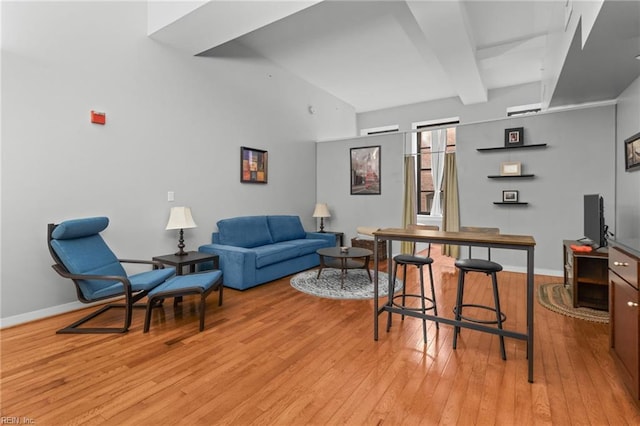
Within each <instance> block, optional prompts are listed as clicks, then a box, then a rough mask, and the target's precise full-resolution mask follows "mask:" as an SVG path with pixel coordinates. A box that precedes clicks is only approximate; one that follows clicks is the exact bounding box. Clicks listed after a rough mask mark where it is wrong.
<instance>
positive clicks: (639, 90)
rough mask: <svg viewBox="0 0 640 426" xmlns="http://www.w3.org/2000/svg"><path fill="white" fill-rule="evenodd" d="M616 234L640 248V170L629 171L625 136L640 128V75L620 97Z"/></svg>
mask: <svg viewBox="0 0 640 426" xmlns="http://www.w3.org/2000/svg"><path fill="white" fill-rule="evenodd" d="M616 124H617V137H616V207H617V208H616V221H615V234H616V238H617V239H619V240H620V241H621V242H624V243H627V244H629V245H631V244H632V245H633V247H632V248H635V249H636V250H639V251H640V170H637V169H636V170H635V171H632V172H627V171H625V168H624V167H625V161H624V140H625V139H627V138H629V137H631V136H633V135H635V134H636V133H638V132H640V78H637V79H636V80H635V81H634V82H633V83H632V84H631V85H630V86H629V87H628V88H627V89H626V90H625V91H624V92H623V93H622V94H621V95H620V97H619V98H618V115H617V123H616Z"/></svg>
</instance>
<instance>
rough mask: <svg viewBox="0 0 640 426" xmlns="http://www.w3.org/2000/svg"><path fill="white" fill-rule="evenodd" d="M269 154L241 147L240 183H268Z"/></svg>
mask: <svg viewBox="0 0 640 426" xmlns="http://www.w3.org/2000/svg"><path fill="white" fill-rule="evenodd" d="M268 158H269V157H268V153H267V151H264V150H262V149H255V148H247V147H246V146H241V147H240V182H242V183H267V170H268V167H267V163H268Z"/></svg>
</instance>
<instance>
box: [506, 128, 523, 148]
mask: <svg viewBox="0 0 640 426" xmlns="http://www.w3.org/2000/svg"><path fill="white" fill-rule="evenodd" d="M522 145H524V127H514V128H513V129H505V130H504V146H522Z"/></svg>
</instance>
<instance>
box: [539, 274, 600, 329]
mask: <svg viewBox="0 0 640 426" xmlns="http://www.w3.org/2000/svg"><path fill="white" fill-rule="evenodd" d="M538 302H540V304H541V305H542V306H544V307H545V308H547V309H549V310H551V311H553V312H557V313H559V314H562V315H566V316H568V317H572V318H579V319H582V320H586V321H592V322H599V323H604V324H606V323H608V322H609V313H608V312H606V311H599V310H597V309H591V308H574V307H573V295H572V294H571V289H569V288H566V287H565V286H564V284H542V285H540V287H539V288H538Z"/></svg>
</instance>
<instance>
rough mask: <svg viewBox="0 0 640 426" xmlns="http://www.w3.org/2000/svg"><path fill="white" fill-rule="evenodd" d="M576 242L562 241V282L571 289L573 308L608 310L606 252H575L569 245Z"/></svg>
mask: <svg viewBox="0 0 640 426" xmlns="http://www.w3.org/2000/svg"><path fill="white" fill-rule="evenodd" d="M574 244H575V245H580V243H578V242H577V241H571V240H564V241H563V247H564V282H565V285H567V286H570V287H571V291H572V293H573V307H574V308H578V307H587V308H593V309H600V310H603V311H606V310H608V309H609V280H608V256H609V255H608V251H607V250H606V249H600V250H597V251H596V250H594V251H591V252H575V251H573V250H572V249H571V245H574Z"/></svg>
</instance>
